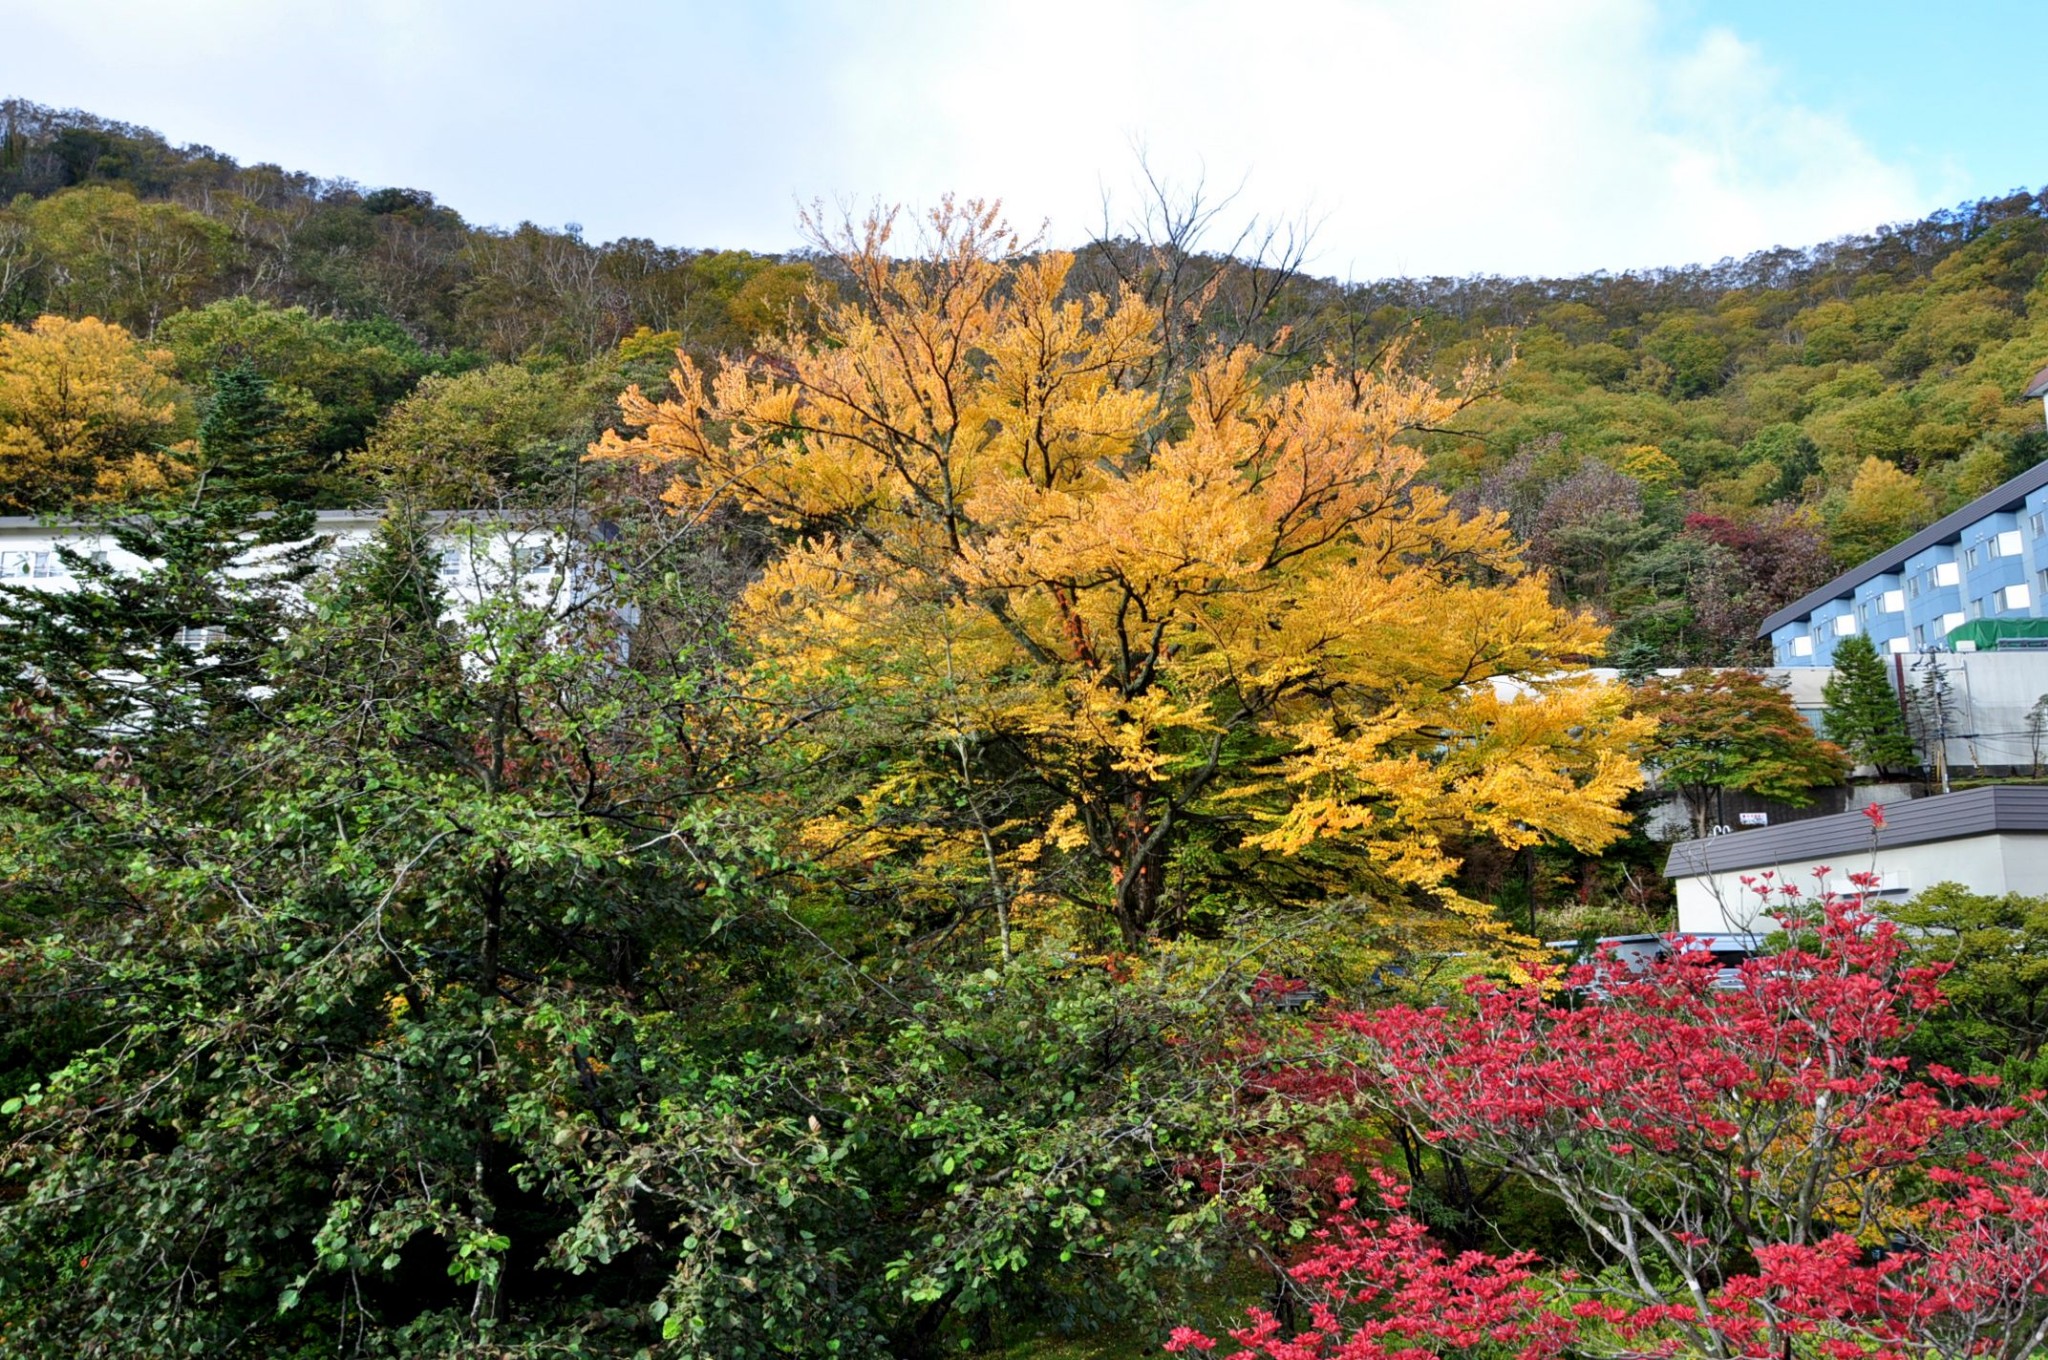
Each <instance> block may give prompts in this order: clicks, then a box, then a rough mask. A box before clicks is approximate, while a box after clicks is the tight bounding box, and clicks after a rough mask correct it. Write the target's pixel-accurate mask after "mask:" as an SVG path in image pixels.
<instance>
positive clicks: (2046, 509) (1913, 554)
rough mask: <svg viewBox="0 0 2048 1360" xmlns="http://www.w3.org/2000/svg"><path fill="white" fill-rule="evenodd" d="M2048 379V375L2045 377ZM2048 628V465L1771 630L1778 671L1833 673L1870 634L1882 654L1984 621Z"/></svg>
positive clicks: (1792, 609) (1931, 529)
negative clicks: (2028, 622) (1840, 646)
mask: <svg viewBox="0 0 2048 1360" xmlns="http://www.w3.org/2000/svg"><path fill="white" fill-rule="evenodd" d="M2044 373H2048V370H2044ZM2039 618H2048V463H2041V464H2039V465H2038V466H2035V467H2032V468H2029V469H2027V471H2025V472H2023V473H2021V474H2020V475H2019V476H2017V477H2015V478H2013V479H2012V480H2011V481H2009V482H2007V483H2006V484H2005V485H2004V486H2001V487H1999V488H1998V489H1997V490H1995V491H1990V492H1987V493H1985V494H1984V495H1982V496H1979V497H1978V498H1977V499H1976V500H1974V501H1971V502H1970V503H1969V504H1968V505H1966V506H1964V507H1963V508H1962V509H1960V510H1958V511H1956V512H1955V513H1954V514H1952V515H1947V516H1944V517H1943V518H1942V519H1940V520H1937V521H1936V522H1935V523H1933V524H1931V525H1929V526H1928V527H1927V528H1925V529H1922V530H1921V531H1920V532H1919V533H1917V534H1914V535H1913V536H1912V537H1911V538H1909V539H1907V540H1906V541H1905V542H1904V543H1901V544H1899V545H1898V546H1897V547H1896V548H1892V549H1891V550H1889V551H1887V552H1881V553H1879V554H1878V555H1877V556H1875V557H1873V558H1871V559H1870V560H1869V561H1868V562H1865V563H1863V564H1862V565H1861V566H1859V567H1856V568H1855V569H1854V570H1852V571H1846V572H1844V573H1842V574H1841V575H1840V576H1837V577H1836V578H1835V579H1834V580H1832V581H1830V582H1828V583H1827V584H1826V585H1824V586H1822V587H1821V588H1820V589H1818V590H1816V591H1814V592H1812V593H1811V594H1809V595H1807V596H1806V597H1805V598H1804V599H1801V600H1797V601H1795V602H1794V603H1792V604H1790V605H1787V606H1786V607H1785V608H1783V609H1780V610H1779V611H1778V612H1777V613H1775V614H1773V615H1771V616H1770V617H1769V618H1767V619H1765V620H1764V621H1763V625H1762V626H1761V627H1760V628H1759V629H1758V630H1757V635H1758V636H1759V637H1768V638H1769V639H1770V640H1771V653H1772V664H1773V665H1777V666H1831V665H1833V664H1834V655H1835V644H1836V643H1837V642H1839V641H1841V640H1842V639H1843V638H1845V637H1848V636H1850V635H1851V634H1855V633H1861V634H1863V636H1865V637H1867V638H1869V639H1870V640H1871V641H1872V642H1874V643H1876V644H1877V650H1878V651H1879V652H1880V653H1886V652H1892V653H1900V652H1925V651H1933V650H1936V649H1940V648H1944V647H1945V646H1946V644H1947V638H1948V635H1949V632H1950V630H1952V629H1956V628H1960V627H1962V626H1963V625H1964V624H1966V623H1969V622H1971V621H1972V620H1975V619H2039Z"/></svg>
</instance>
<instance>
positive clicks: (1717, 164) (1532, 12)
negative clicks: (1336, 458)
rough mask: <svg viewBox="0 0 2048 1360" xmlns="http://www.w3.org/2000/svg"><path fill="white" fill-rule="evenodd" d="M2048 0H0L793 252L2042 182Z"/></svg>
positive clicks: (1703, 234) (379, 157) (1431, 262)
mask: <svg viewBox="0 0 2048 1360" xmlns="http://www.w3.org/2000/svg"><path fill="white" fill-rule="evenodd" d="M2041 17H2042V14H2041V10H2040V6H2039V5H2038V3H2036V4H2033V5H2028V4H2024V3H2018V2H2017V0H2002V2H2000V3H1990V2H1989V0H1986V2H1985V3H1969V0H1947V3H1943V4H1941V5H1933V4H1927V3H1918V4H1907V3H1899V2H1898V0H1861V2H1859V3H1836V2H1835V0H1776V2H1775V3H1761V2H1759V0H1727V2H1726V3H1709V2H1708V0H1264V3H1259V4H1251V3H1242V2H1240V0H1231V2H1230V3H1225V2H1224V0H1016V2H1012V0H984V2H981V3H977V2H976V0H758V2H755V3H744V4H739V3H736V4H724V5H719V4H709V3H700V0H581V2H580V3H574V4H571V3H563V0H553V2H552V3H543V2H542V0H0V95H15V96H20V97H25V98H28V99H32V100H36V101H39V102H42V103H47V104H55V105H61V106H71V107H80V108H85V109H89V110H91V111H93V112H95V113H99V114H102V115H104V116H107V117H112V118H119V119H123V120H126V121H130V122H136V123H142V124H145V125H147V126H149V127H153V128H156V129H157V130H159V131H161V132H162V133H163V134H164V135H165V136H167V137H168V138H170V139H171V140H172V141H173V142H203V143H206V144H208V145H211V146H214V147H216V148H218V149H220V150H222V151H226V152H228V153H230V154H233V155H235V156H237V157H238V158H240V159H242V160H244V161H259V160H262V161H274V162H277V163H279V164H282V165H285V166H287V167H290V168H293V169H303V170H309V171H313V172H315V173H317V174H322V175H335V176H346V177H348V178H351V179H354V180H357V181H360V182H362V183H363V184H365V185H371V186H381V185H387V184H397V185H405V186H410V187H415V188H422V189H426V190H429V191H431V192H432V193H434V194H435V195H436V196H437V197H438V198H439V199H440V200H441V201H443V202H445V203H447V204H449V205H450V206H452V207H454V208H456V209H457V210H459V211H460V212H461V213H462V214H463V215H464V216H465V217H467V218H469V219H470V220H471V221H475V222H482V223H494V224H498V225H502V226H510V225H513V224H516V223H517V222H519V221H521V220H532V221H536V222H541V223H544V224H547V225H550V226H559V225H562V224H564V223H568V222H579V223H581V224H582V225H583V227H584V230H585V233H586V235H587V236H589V237H590V238H592V239H609V238H613V237H617V236H627V235H630V236H646V237H652V238H654V239H656V240H658V241H662V242H664V243H667V244H672V245H687V246H744V247H750V248H754V249H768V250H774V249H782V248H785V247H787V246H789V245H791V244H793V243H794V242H795V240H796V229H795V222H796V214H797V205H798V204H799V203H800V202H808V201H810V200H811V199H814V198H821V197H822V198H824V199H826V200H827V201H828V202H829V201H835V200H845V201H852V202H858V203H866V202H868V201H871V200H875V199H881V200H885V201H890V202H906V203H911V204H918V203H923V202H927V201H929V200H930V199H932V198H933V197H934V196H936V195H937V194H939V193H941V192H944V191H946V190H949V189H950V190H956V191H958V192H960V193H963V194H978V195H985V196H993V197H1000V198H1002V199H1003V200H1004V202H1005V204H1006V206H1007V207H1008V209H1009V212H1010V215H1011V217H1012V219H1013V220H1015V221H1017V222H1018V223H1020V224H1022V225H1026V226H1029V227H1035V226H1037V225H1038V224H1039V223H1041V222H1043V223H1045V224H1046V227H1047V233H1048V236H1049V237H1050V239H1051V240H1052V241H1054V242H1059V243H1067V242H1074V241H1078V240H1081V239H1085V238H1086V237H1087V236H1088V235H1089V234H1090V233H1091V232H1092V231H1093V230H1095V229H1096V228H1097V226H1098V225H1099V224H1100V222H1101V220H1102V214H1103V201H1104V196H1105V194H1107V195H1108V196H1109V198H1110V200H1111V202H1112V205H1113V206H1112V211H1113V212H1118V213H1122V212H1127V211H1128V210H1129V209H1131V208H1132V207H1134V206H1135V198H1134V196H1133V194H1132V185H1133V180H1134V178H1135V176H1136V171H1137V161H1138V155H1139V153H1140V152H1142V153H1143V155H1144V156H1145V158H1146V159H1147V161H1148V162H1149V163H1150V164H1151V165H1152V166H1153V167H1154V168H1155V170H1157V171H1158V172H1160V173H1161V174H1162V175H1164V176H1166V177H1168V178H1170V179H1173V180H1176V181H1180V182H1183V183H1184V182H1187V181H1190V180H1192V179H1194V178H1197V177H1205V178H1206V180H1207V183H1208V185H1209V186H1210V188H1211V189H1212V190H1219V191H1223V192H1229V191H1233V190H1234V191H1236V192H1237V195H1238V196H1237V199H1236V201H1235V202H1236V206H1237V209H1238V211H1240V212H1241V213H1257V214H1260V215H1263V216H1265V217H1266V218H1268V219H1301V220H1309V221H1312V222H1313V223H1314V224H1315V225H1316V236H1315V240H1316V254H1315V258H1314V266H1315V268H1316V269H1317V271H1318V272H1321V273H1327V274H1334V275H1340V276H1348V277H1351V278H1358V279H1365V278H1373V277H1380V276H1385V275H1392V274H1431V273H1451V274H1468V273H1507V274H1517V273H1563V272H1577V271H1581V270H1587V269H1595V268H1608V269H1620V268H1628V267H1640V266H1647V265H1658V264H1674V263H1683V262H1687V261H1694V260H1712V259H1717V258H1719V257H1721V256H1724V255H1730V254H1740V253H1742V252H1745V251H1748V250H1753V249H1757V248H1761V247H1765V246H1770V245H1774V244H1808V243H1811V242H1815V241H1819V240H1824V239H1827V238H1829V237H1833V236H1837V235H1840V234H1843V233H1845V232H1851V231H1863V230H1868V229H1869V228H1870V227H1872V226H1874V225H1876V224H1878V223H1880V222H1885V221H1896V220H1901V219H1905V218H1911V217H1917V216H1921V215H1923V214H1925V213H1926V212H1928V211H1930V210H1932V209H1934V208H1937V207H1942V206H1948V205H1952V204H1954V203H1956V202H1958V201H1960V200H1962V199H1965V198H1970V197H1977V196H1981V195H1985V194H1991V193H1998V192H2002V191H2004V190H2006V189H2009V188H2012V187H2015V186H2019V185H2028V186H2032V187H2035V188H2039V187H2040V186H2041V185H2042V184H2043V183H2044V181H2048V147H2044V146H2043V141H2042V137H2041V134H2042V131H2043V129H2044V125H2048V119H2044V117H2043V115H2044V113H2048V81H2044V79H2043V78H2042V75H2041V74H2040V73H2041V70H2042V60H2043V59H2042V56H2041V49H2042V41H2041V39H2042V36H2043V35H2042V33H2041V31H2040V30H2041V28H2042V25H2041V23H2040V22H2039V20H2040V18H2041Z"/></svg>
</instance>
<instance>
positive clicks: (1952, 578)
mask: <svg viewBox="0 0 2048 1360" xmlns="http://www.w3.org/2000/svg"><path fill="white" fill-rule="evenodd" d="M1962 583H1963V569H1962V568H1961V567H1959V566H1957V565H1956V564H1955V563H1953V562H1936V563H1935V564H1934V584H1936V585H1938V586H1959V585H1961V584H1962Z"/></svg>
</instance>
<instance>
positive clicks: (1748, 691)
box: [1635, 667, 1849, 836]
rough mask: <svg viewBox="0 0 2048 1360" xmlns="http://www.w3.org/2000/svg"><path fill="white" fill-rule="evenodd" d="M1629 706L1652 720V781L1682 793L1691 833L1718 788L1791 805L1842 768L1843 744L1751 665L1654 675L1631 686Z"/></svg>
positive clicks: (1710, 819) (1705, 821) (1807, 798)
mask: <svg viewBox="0 0 2048 1360" xmlns="http://www.w3.org/2000/svg"><path fill="white" fill-rule="evenodd" d="M1635 710H1636V712H1638V713H1640V714H1643V715H1644V716H1646V717H1649V718H1653V719H1655V720H1656V723H1657V730H1656V733H1655V734H1654V735H1653V736H1652V737H1651V738H1650V741H1649V743H1648V750H1647V758H1648V760H1649V763H1650V764H1651V765H1652V766H1653V767H1654V768H1655V770H1656V772H1657V778H1658V780H1659V782H1661V783H1663V784H1664V785H1666V786H1667V787H1669V788H1672V789H1675V790H1677V792H1678V793H1679V795H1680V796H1681V797H1682V798H1684V800H1685V804H1686V808H1687V810H1688V812H1689V813H1690V814H1691V817H1692V825H1693V834H1694V835H1696V836H1705V835H1707V834H1708V833H1709V832H1710V831H1711V830H1712V829H1713V824H1714V816H1713V813H1714V795H1715V793H1716V792H1718V791H1719V790H1722V789H1733V790H1737V791H1740V792H1743V793H1753V794H1756V795H1758V796H1759V797H1763V798H1775V799H1777V800H1779V801H1780V802H1785V803H1790V804H1792V805H1793V806H1795V807H1797V806H1802V805H1804V804H1806V803H1810V802H1812V801H1813V793H1812V790H1813V789H1815V788H1817V787H1820V786H1822V785H1826V784H1834V783H1839V782H1840V781H1841V780H1842V779H1843V778H1844V777H1846V776H1847V775H1848V773H1849V759H1848V757H1847V756H1846V755H1844V754H1843V752H1842V750H1841V749H1840V748H1839V747H1837V746H1834V745H1832V744H1830V743H1828V742H1825V741H1822V740H1821V739H1820V738H1819V737H1817V736H1815V735H1814V733H1813V729H1812V728H1810V727H1808V726H1807V725H1806V720H1805V719H1803V718H1801V717H1800V716H1799V711H1798V710H1797V709H1795V708H1794V707H1793V706H1792V701H1791V699H1789V698H1788V697H1786V694H1785V691H1784V690H1782V689H1780V688H1779V687H1778V686H1776V685H1773V684H1772V683H1771V682H1770V681H1768V680H1766V679H1765V678H1764V677H1763V676H1761V675H1758V674H1757V673H1756V672H1755V671H1746V670H1709V669H1706V668H1704V667H1698V668H1694V669H1691V670H1685V671H1680V672H1679V673H1678V674H1677V675H1676V676H1669V677H1665V676H1658V677H1655V678H1653V679H1651V680H1650V681H1649V682H1648V683H1646V684H1644V685H1643V686H1642V688H1640V689H1638V690H1637V691H1636V699H1635Z"/></svg>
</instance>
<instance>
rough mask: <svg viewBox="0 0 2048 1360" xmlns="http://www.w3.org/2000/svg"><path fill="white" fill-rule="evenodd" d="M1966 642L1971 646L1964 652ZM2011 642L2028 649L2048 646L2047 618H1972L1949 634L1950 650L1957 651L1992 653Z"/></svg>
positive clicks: (1951, 630)
mask: <svg viewBox="0 0 2048 1360" xmlns="http://www.w3.org/2000/svg"><path fill="white" fill-rule="evenodd" d="M1966 642H1967V643H1971V644H1973V645H1972V646H1971V647H1969V648H1967V649H1966V648H1965V647H1964V646H1963V645H1962V644H1964V643H1966ZM2014 642H2017V643H2020V644H2021V645H2023V646H2025V647H2027V648H2029V649H2032V648H2036V647H2048V619H1971V620H1970V621H1969V622H1968V623H1966V624H1964V625H1963V626H1962V627H1960V628H1952V629H1950V630H1949V634H1948V645H1949V649H1950V650H1951V651H1958V652H1960V651H1964V650H1969V651H1977V652H1995V651H1997V650H1998V649H1999V647H2000V646H2002V645H2006V644H2009V643H2014Z"/></svg>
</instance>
